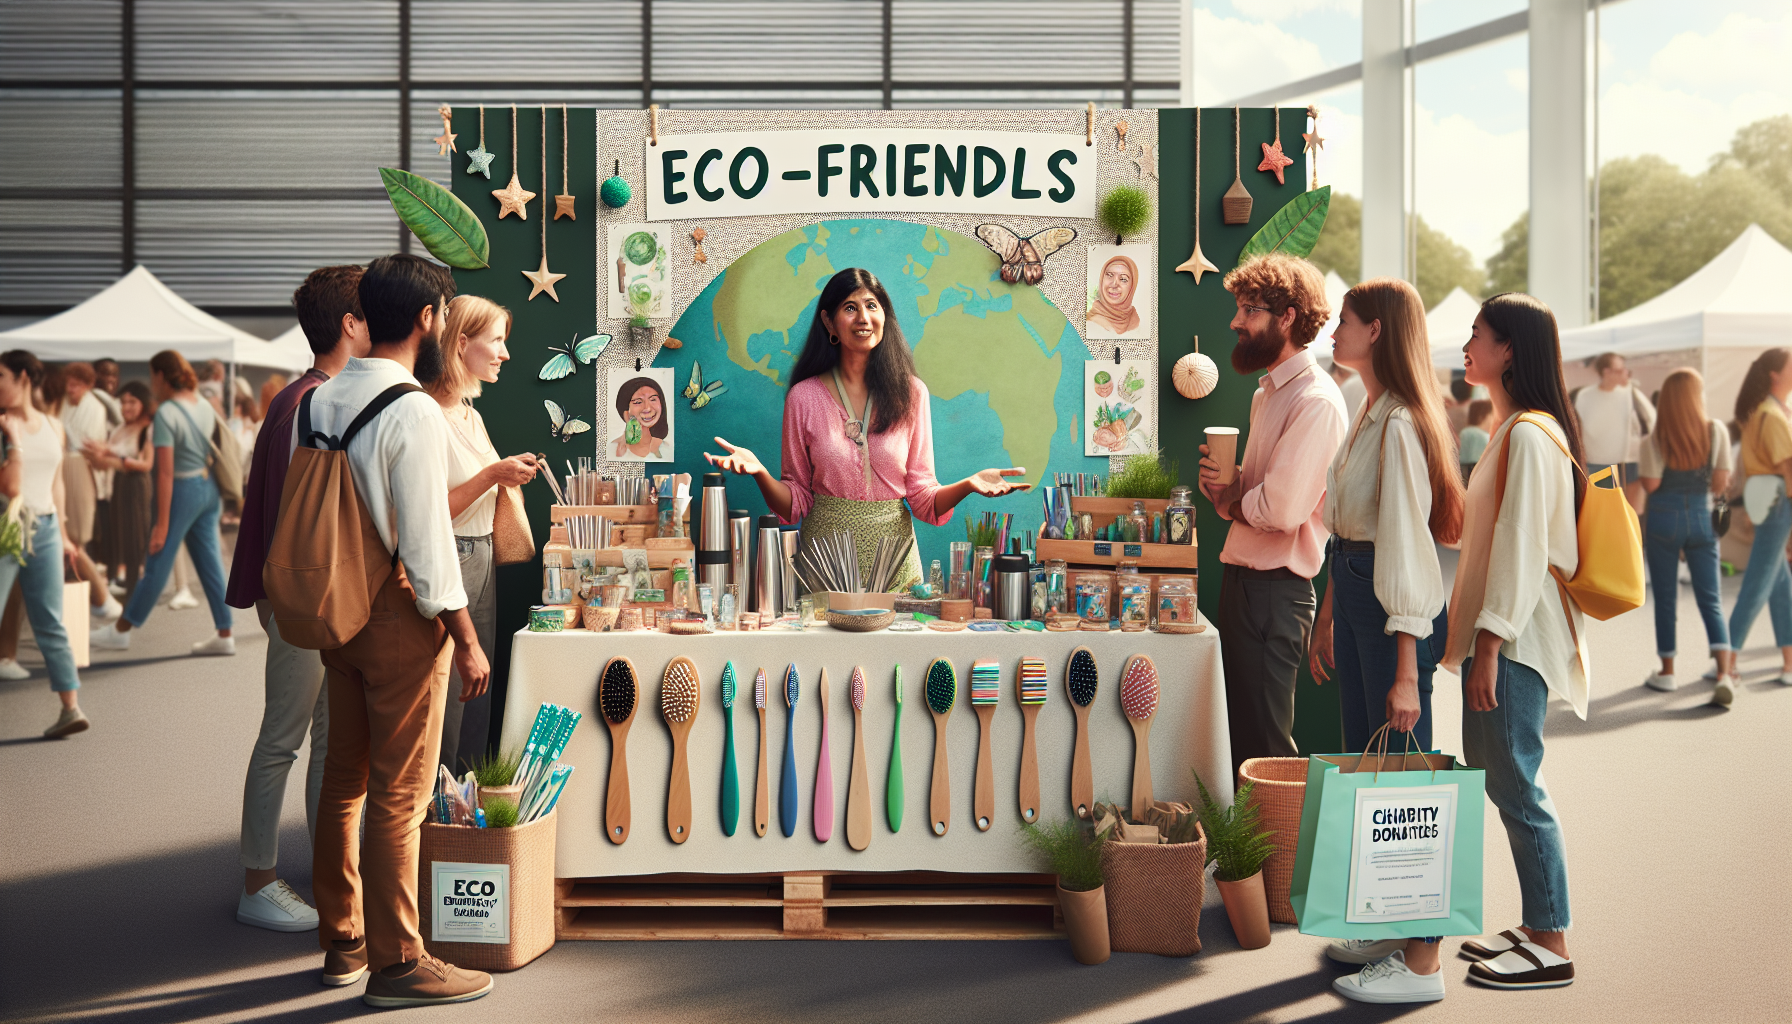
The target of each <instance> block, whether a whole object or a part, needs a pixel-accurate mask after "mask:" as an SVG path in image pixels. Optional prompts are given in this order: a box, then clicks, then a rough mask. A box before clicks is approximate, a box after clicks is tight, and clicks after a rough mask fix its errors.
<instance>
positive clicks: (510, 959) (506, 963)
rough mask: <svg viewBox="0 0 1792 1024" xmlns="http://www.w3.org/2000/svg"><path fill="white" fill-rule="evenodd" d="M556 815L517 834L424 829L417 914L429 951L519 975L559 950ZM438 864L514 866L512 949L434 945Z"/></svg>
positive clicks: (482, 968) (481, 944) (425, 826)
mask: <svg viewBox="0 0 1792 1024" xmlns="http://www.w3.org/2000/svg"><path fill="white" fill-rule="evenodd" d="M554 821H555V815H554V814H552V813H550V814H549V815H548V816H547V817H545V818H541V819H538V820H536V821H532V822H530V823H529V824H527V825H520V826H518V827H516V828H471V827H469V826H466V825H437V824H433V823H430V822H425V823H424V824H423V839H422V854H421V856H420V857H419V858H418V864H417V876H418V877H417V909H418V910H419V912H420V915H421V920H420V921H419V923H418V926H419V930H421V931H422V932H423V945H424V948H426V949H428V950H429V952H430V953H431V954H432V955H434V956H436V957H439V958H441V959H443V960H446V961H448V962H449V963H451V964H455V965H457V966H460V967H471V968H473V969H475V970H480V971H514V970H516V969H517V968H518V967H521V966H523V965H524V964H526V963H528V962H529V961H531V960H533V959H535V958H536V957H538V956H540V955H541V954H543V953H545V952H547V951H548V950H550V949H552V948H554ZM434 861H443V862H447V863H460V864H508V865H510V943H509V944H508V945H502V946H500V945H495V944H492V943H486V942H433V941H431V940H430V937H429V936H430V931H431V928H430V911H431V909H432V908H433V906H434V902H435V901H434V899H433V898H432V894H431V892H430V888H431V886H432V885H433V884H434V882H435V872H434V871H433V870H431V868H430V864H431V863H432V862H434Z"/></svg>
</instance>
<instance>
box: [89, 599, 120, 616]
mask: <svg viewBox="0 0 1792 1024" xmlns="http://www.w3.org/2000/svg"><path fill="white" fill-rule="evenodd" d="M92 608H93V621H95V622H117V621H118V617H119V616H120V615H123V614H124V605H122V604H119V603H118V598H116V597H111V596H108V597H107V598H106V603H105V604H96V605H93V606H92Z"/></svg>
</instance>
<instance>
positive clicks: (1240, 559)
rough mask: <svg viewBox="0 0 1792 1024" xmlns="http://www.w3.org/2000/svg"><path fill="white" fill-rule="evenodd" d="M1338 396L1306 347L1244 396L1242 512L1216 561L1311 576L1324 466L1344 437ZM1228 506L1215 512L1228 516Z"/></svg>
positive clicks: (1319, 556) (1317, 549)
mask: <svg viewBox="0 0 1792 1024" xmlns="http://www.w3.org/2000/svg"><path fill="white" fill-rule="evenodd" d="M1345 418H1346V413H1345V408H1344V395H1343V393H1342V392H1340V391H1339V390H1338V385H1337V384H1336V383H1334V382H1333V381H1332V379H1331V376H1330V375H1328V374H1326V373H1324V372H1322V371H1321V370H1320V369H1319V365H1318V363H1316V362H1315V361H1314V359H1313V355H1312V353H1310V352H1306V351H1304V350H1303V351H1301V352H1298V353H1296V354H1295V355H1294V356H1293V357H1292V358H1290V359H1289V360H1288V361H1287V362H1284V363H1283V364H1282V365H1280V366H1278V367H1276V368H1275V369H1273V370H1271V371H1270V372H1268V373H1266V374H1264V375H1263V380H1262V383H1260V384H1259V385H1258V387H1257V393H1256V394H1254V395H1252V396H1251V433H1250V437H1249V438H1247V439H1246V441H1245V447H1244V465H1243V466H1242V467H1241V468H1240V469H1239V477H1240V479H1241V480H1242V481H1243V486H1244V498H1243V499H1242V500H1241V501H1240V503H1239V504H1240V506H1241V509H1242V511H1243V513H1244V518H1243V519H1241V520H1237V521H1234V522H1233V523H1232V527H1231V529H1230V531H1229V532H1228V533H1227V534H1226V546H1225V549H1224V550H1222V551H1221V552H1220V561H1221V562H1225V563H1227V564H1229V565H1241V566H1244V567H1245V568H1247V569H1280V568H1283V567H1286V568H1288V569H1292V570H1293V571H1294V572H1296V573H1298V574H1300V575H1302V576H1305V577H1307V578H1308V579H1312V578H1313V576H1314V575H1315V574H1317V573H1318V572H1319V568H1320V566H1321V565H1322V564H1323V563H1324V561H1325V540H1326V538H1327V537H1328V536H1330V533H1329V531H1327V530H1326V528H1325V521H1324V513H1325V472H1326V469H1327V468H1328V467H1329V466H1330V465H1331V462H1332V456H1333V455H1335V454H1337V451H1338V445H1340V444H1342V443H1343V441H1344V430H1345ZM1229 511H1230V510H1228V509H1221V510H1220V515H1221V516H1225V517H1227V518H1230V516H1229V515H1228V512H1229Z"/></svg>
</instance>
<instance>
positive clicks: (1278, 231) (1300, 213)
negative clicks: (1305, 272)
mask: <svg viewBox="0 0 1792 1024" xmlns="http://www.w3.org/2000/svg"><path fill="white" fill-rule="evenodd" d="M1331 206H1332V187H1331V186H1330V185H1327V186H1325V187H1324V188H1316V189H1314V190H1313V191H1311V192H1302V193H1301V194H1300V195H1298V196H1295V197H1294V198H1293V199H1290V200H1289V201H1288V205H1287V206H1284V207H1282V208H1281V209H1280V210H1277V211H1276V215H1275V216H1274V217H1271V218H1269V223H1267V224H1265V225H1263V226H1262V227H1261V228H1258V229H1257V233H1256V234H1254V235H1252V236H1251V240H1250V241H1248V242H1246V243H1245V244H1244V250H1243V251H1242V252H1240V253H1239V254H1238V262H1240V263H1243V262H1244V261H1245V260H1248V259H1250V258H1251V257H1252V256H1260V255H1262V254H1264V253H1271V252H1285V253H1287V254H1288V255H1290V256H1301V257H1306V256H1308V255H1310V254H1311V253H1312V252H1313V247H1314V246H1315V245H1318V244H1319V232H1320V230H1321V229H1322V228H1324V227H1325V215H1326V213H1327V212H1329V211H1330V210H1331Z"/></svg>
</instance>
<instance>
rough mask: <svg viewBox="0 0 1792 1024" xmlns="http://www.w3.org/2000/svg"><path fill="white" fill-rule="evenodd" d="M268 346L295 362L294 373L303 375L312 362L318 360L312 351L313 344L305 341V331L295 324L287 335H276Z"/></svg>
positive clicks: (293, 363) (293, 365) (293, 364)
mask: <svg viewBox="0 0 1792 1024" xmlns="http://www.w3.org/2000/svg"><path fill="white" fill-rule="evenodd" d="M266 344H269V345H272V346H273V347H275V348H277V349H279V350H280V354H281V355H282V356H283V357H284V358H287V359H290V360H293V362H292V367H293V370H292V372H297V373H303V372H304V371H305V369H306V368H307V367H309V366H310V365H311V361H312V360H313V359H314V358H316V356H315V355H313V353H312V351H311V343H310V342H309V341H306V340H305V331H304V329H303V328H301V327H300V326H299V325H297V324H294V325H293V326H292V327H291V328H290V329H288V330H287V331H286V333H285V334H278V335H275V336H274V340H272V341H269V342H267V343H266ZM282 369H285V367H282Z"/></svg>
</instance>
